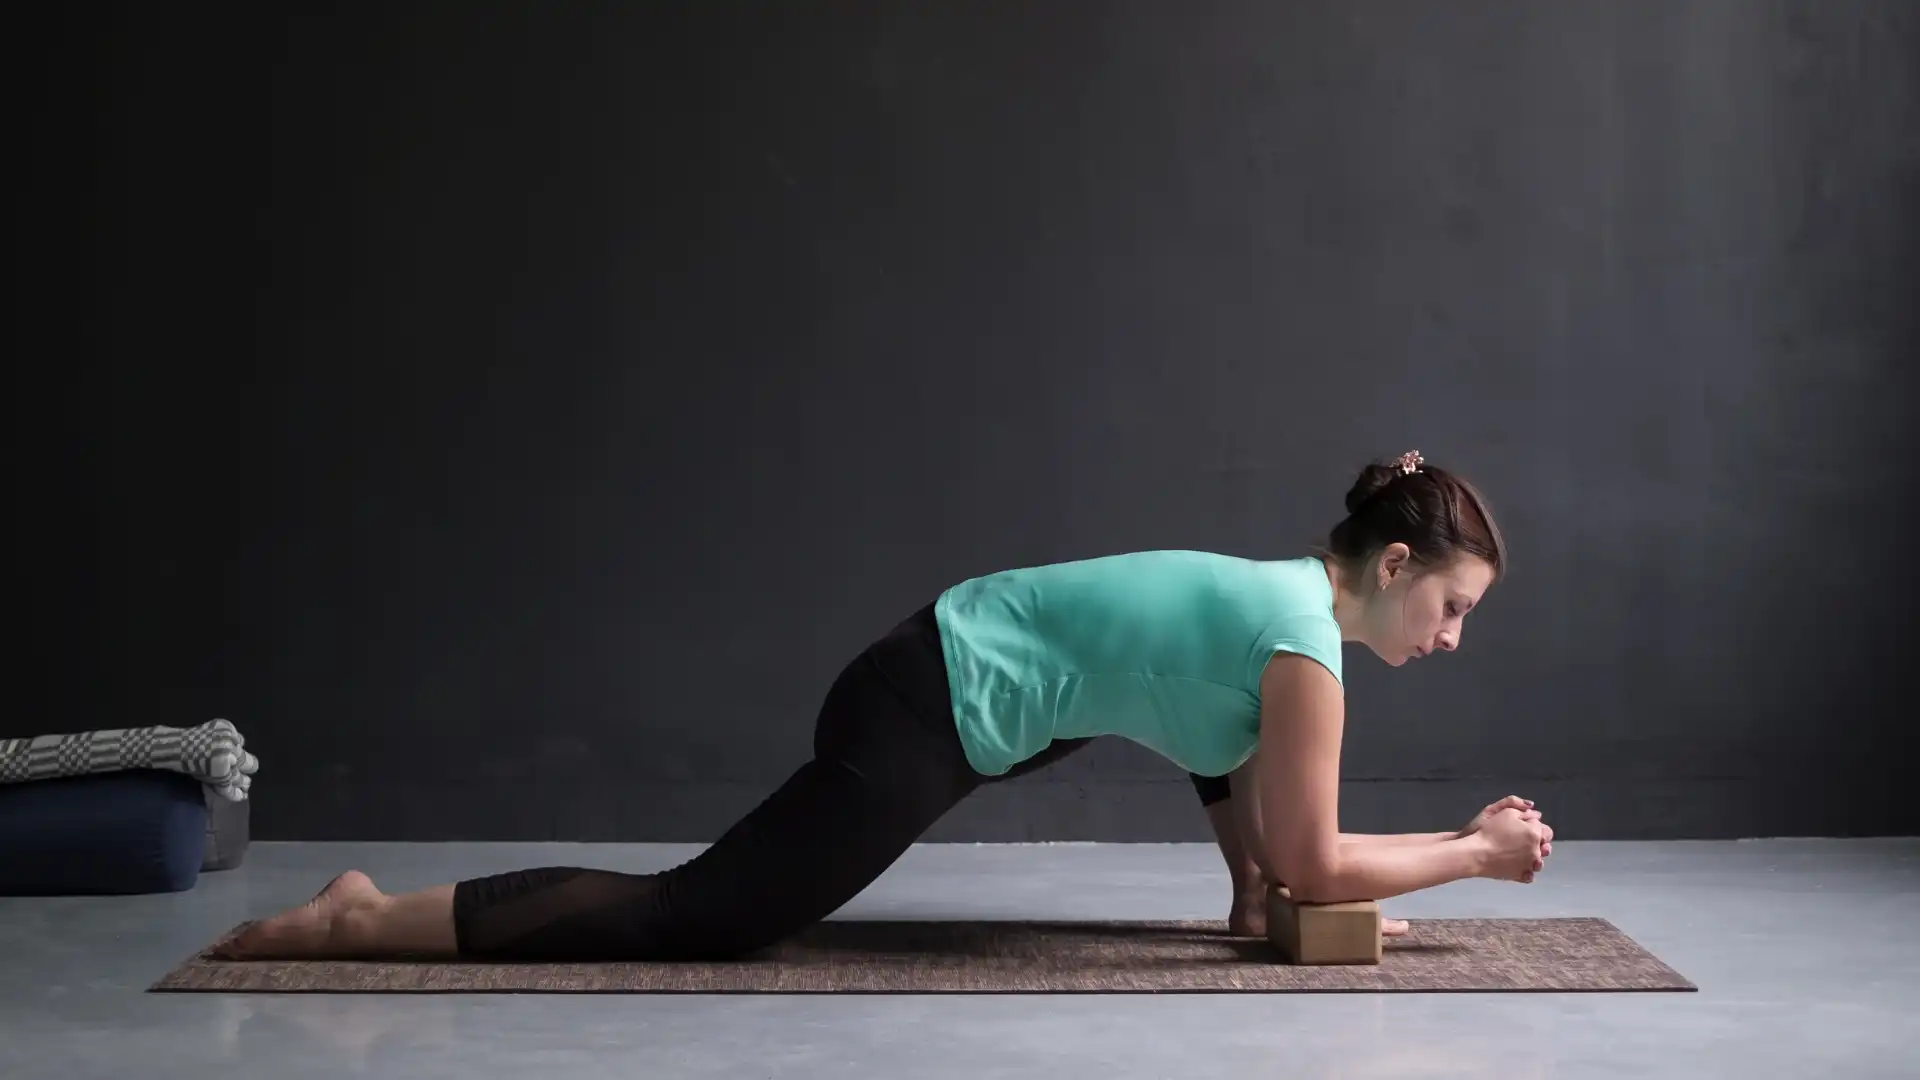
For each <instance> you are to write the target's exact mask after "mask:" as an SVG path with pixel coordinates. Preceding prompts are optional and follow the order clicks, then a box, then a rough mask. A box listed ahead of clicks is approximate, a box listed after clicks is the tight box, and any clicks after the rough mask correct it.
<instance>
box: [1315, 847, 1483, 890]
mask: <svg viewBox="0 0 1920 1080" xmlns="http://www.w3.org/2000/svg"><path fill="white" fill-rule="evenodd" d="M1485 866H1486V858H1485V843H1484V841H1482V840H1481V838H1480V837H1479V836H1468V837H1463V838H1461V839H1451V840H1441V841H1437V842H1434V843H1426V844H1374V843H1366V842H1360V843H1345V842H1343V843H1341V845H1340V847H1339V855H1338V857H1337V858H1336V859H1335V860H1334V864H1333V866H1331V867H1329V868H1328V869H1327V871H1326V872H1324V873H1323V874H1321V875H1319V880H1317V881H1308V882H1301V883H1300V884H1299V885H1295V884H1293V883H1291V882H1289V883H1288V886H1287V887H1288V889H1289V890H1290V891H1291V892H1292V893H1293V897H1294V899H1296V900H1301V901H1305V902H1308V903H1316V904H1329V903H1339V902H1342V901H1347V900H1385V899H1387V898H1388V897H1392V896H1400V895H1402V894H1404V893H1410V892H1417V891H1419V890H1421V889H1430V888H1432V887H1434V886H1435V885H1445V884H1447V883H1448V882H1450V881H1459V880H1462V879H1464V878H1471V877H1478V876H1479V875H1480V874H1481V873H1482V872H1483V871H1484V869H1485Z"/></svg>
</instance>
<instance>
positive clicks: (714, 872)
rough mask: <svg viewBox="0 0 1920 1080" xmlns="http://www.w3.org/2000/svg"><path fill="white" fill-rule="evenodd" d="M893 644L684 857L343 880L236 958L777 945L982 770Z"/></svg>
mask: <svg viewBox="0 0 1920 1080" xmlns="http://www.w3.org/2000/svg"><path fill="white" fill-rule="evenodd" d="M882 644H883V645H886V646H888V648H885V649H882V648H881V647H880V646H876V650H878V651H876V650H869V652H868V653H866V654H863V655H862V657H861V658H860V659H858V660H856V661H855V662H854V663H853V664H851V665H849V666H848V668H847V669H846V671H844V672H842V674H841V676H840V678H839V679H838V680H836V681H835V683H834V686H833V688H832V690H831V691H829V693H828V695H827V700H826V702H825V703H824V704H823V706H822V708H821V714H820V721H819V724H818V726H817V727H816V731H815V739H814V757H813V759H812V760H810V761H808V762H807V763H806V764H805V765H803V766H801V768H800V769H799V770H798V771H797V772H795V773H794V774H793V776H792V777H791V778H790V779H788V780H787V782H786V783H785V784H783V785H781V787H780V788H779V789H778V790H776V791H775V792H774V793H773V794H772V795H770V796H768V798H767V799H766V800H765V801H764V802H762V803H761V804H760V805H759V806H758V807H756V808H755V809H754V810H753V811H752V812H751V813H749V814H748V815H747V816H746V817H745V818H743V819H741V821H740V822H739V823H737V824H736V825H734V826H733V827H732V828H731V829H729V830H727V832H726V834H725V835H724V836H722V837H721V838H720V839H719V840H717V841H715V842H714V843H713V845H711V846H710V847H709V848H707V849H706V850H705V851H703V852H701V853H700V854H699V855H697V856H695V857H694V858H693V859H690V860H688V861H687V862H686V863H683V864H681V865H680V866H678V867H675V868H673V869H671V870H667V871H665V872H662V873H658V874H624V873H617V872H614V871H609V870H594V869H586V868H580V867H546V868H540V869H533V870H521V871H515V872H511V873H505V874H497V875H493V876H491V877H485V878H477V879H471V880H468V881H462V882H460V883H458V884H457V885H441V886H437V887H435V888H432V889H426V890H422V891H420V892H416V893H409V894H407V895H404V896H394V897H387V896H383V895H381V894H380V893H379V892H378V891H377V890H375V889H373V887H372V884H371V883H370V882H366V879H365V878H364V877H363V876H361V875H355V874H348V875H342V877H341V878H339V879H336V881H335V883H334V884H333V885H331V886H329V889H328V891H327V892H323V893H322V894H321V896H319V897H316V898H315V900H314V902H313V903H310V904H308V905H307V906H306V907H303V908H297V909H295V910H294V911H291V912H287V913H285V914H283V915H281V916H278V917H276V918H274V919H269V920H267V921H266V922H265V923H261V924H258V925H257V926H255V927H253V928H251V929H250V930H248V931H247V932H245V933H243V934H241V935H240V936H239V937H238V938H236V939H235V941H234V942H233V943H232V945H231V946H230V948H229V949H228V950H227V952H228V954H229V955H232V956H236V957H270V956H328V957H335V956H397V955H413V954H425V955H438V956H449V955H459V956H467V957H488V958H503V959H506V958H510V959H515V960H561V961H591V960H620V959H685V958H695V957H713V958H723V957H729V956H737V955H740V954H742V953H745V952H749V951H751V950H753V949H755V948H759V947H761V946H764V945H767V944H771V943H773V942H775V941H778V940H780V939H781V938H784V937H786V936H788V935H790V934H792V933H793V932H795V931H797V930H799V929H801V928H803V927H805V926H807V925H808V924H810V923H813V922H816V921H818V920H819V919H822V918H824V917H826V916H827V915H829V914H831V913H832V912H833V911H834V910H836V909H837V908H839V907H840V906H842V905H843V904H845V903H846V902H847V901H848V900H850V899H852V898H853V897H854V896H856V895H857V894H858V893H859V892H860V891H861V890H863V889H865V888H866V887H867V886H868V885H869V884H871V883H872V882H873V880H874V879H875V878H877V877H879V876H880V874H881V873H883V872H884V871H885V870H886V869H887V868H888V867H889V866H891V865H892V864H893V863H894V862H895V861H896V860H897V859H898V858H899V857H900V855H901V854H903V853H904V852H905V851H906V850H907V848H908V847H909V846H911V845H912V843H913V842H914V840H916V839H917V838H918V837H919V836H920V835H921V834H922V833H923V832H925V830H926V829H927V828H928V827H929V826H931V825H932V824H933V823H934V822H935V821H936V820H938V819H939V817H940V816H941V815H943V814H944V813H946V811H947V810H948V809H950V808H951V807H952V806H953V805H954V804H955V803H956V802H958V801H959V800H960V799H962V798H964V797H965V796H966V794H967V793H968V792H970V791H972V790H973V788H974V787H975V786H977V784H978V783H979V781H980V779H981V778H980V777H978V776H977V775H976V774H974V773H973V772H972V770H971V769H969V768H967V766H966V762H965V758H964V755H963V753H962V751H961V749H960V746H959V742H958V738H957V736H956V735H955V733H954V730H953V724H952V720H951V718H950V716H949V717H940V716H933V715H930V714H929V710H928V707H927V706H926V705H925V704H924V703H923V702H921V701H919V700H916V696H915V695H914V693H913V691H912V685H914V684H912V683H910V682H908V681H907V679H906V676H907V675H909V674H911V673H912V670H913V668H912V664H913V663H914V662H915V661H916V660H917V659H924V658H921V657H918V656H917V654H915V653H914V652H913V651H912V647H913V642H912V641H911V640H905V639H900V638H898V637H894V636H890V638H889V639H888V640H887V641H886V642H883V643H882ZM935 656H936V659H937V654H935ZM922 681H924V680H922ZM903 686H906V687H907V689H905V690H903V689H902V687H903ZM937 689H938V691H939V694H940V695H941V696H942V697H944V694H945V687H944V684H942V685H940V686H939V687H938V688H937ZM343 883H346V885H345V886H343ZM363 883H364V885H363Z"/></svg>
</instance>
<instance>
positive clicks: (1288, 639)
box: [1247, 615, 1346, 687]
mask: <svg viewBox="0 0 1920 1080" xmlns="http://www.w3.org/2000/svg"><path fill="white" fill-rule="evenodd" d="M1283 652H1284V653H1294V654H1296V655H1299V656H1304V657H1306V658H1307V659H1309V660H1313V661H1315V662H1317V663H1319V664H1320V666H1322V667H1324V668H1326V669H1327V671H1328V672H1330V673H1331V674H1332V675H1333V681H1334V682H1337V683H1340V684H1341V685H1342V686H1344V685H1346V677H1345V672H1344V671H1343V669H1342V665H1341V653H1340V626H1339V624H1338V623H1336V622H1334V621H1333V620H1332V619H1331V618H1328V617H1326V616H1316V615H1297V616H1293V617H1291V618H1286V619H1280V620H1278V621H1276V622H1274V623H1273V624H1272V625H1270V626H1268V627H1267V628H1266V629H1265V630H1263V631H1262V632H1261V634H1260V638H1259V641H1258V642H1257V643H1256V644H1255V646H1254V650H1253V655H1252V656H1251V657H1250V658H1249V667H1248V672H1247V678H1248V682H1249V684H1250V685H1253V686H1256V687H1257V686H1259V685H1260V675H1261V672H1262V671H1264V670H1265V669H1266V666H1267V662H1268V661H1269V660H1271V659H1273V656H1274V654H1276V653H1283Z"/></svg>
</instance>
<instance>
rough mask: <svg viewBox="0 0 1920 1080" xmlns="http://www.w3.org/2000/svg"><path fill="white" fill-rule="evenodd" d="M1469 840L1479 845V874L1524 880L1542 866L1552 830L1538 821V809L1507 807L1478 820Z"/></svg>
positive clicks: (1551, 841) (1551, 838) (1549, 846)
mask: <svg viewBox="0 0 1920 1080" xmlns="http://www.w3.org/2000/svg"><path fill="white" fill-rule="evenodd" d="M1473 839H1476V840H1478V841H1479V843H1480V845H1481V852H1482V855H1481V857H1482V860H1483V865H1482V866H1481V869H1480V874H1479V876H1480V877H1487V878H1496V879H1498V880H1501V881H1518V882H1522V883H1525V882H1530V881H1532V880H1533V875H1534V874H1535V872H1537V871H1539V870H1541V869H1543V868H1545V866H1546V859H1547V855H1548V853H1549V852H1550V851H1551V850H1552V844H1553V830H1552V829H1551V828H1548V827H1547V823H1546V822H1544V821H1542V820H1540V811H1538V810H1517V809H1514V808H1513V807H1511V806H1509V807H1504V808H1502V809H1501V810H1499V811H1498V812H1497V813H1494V814H1493V815H1491V816H1490V817H1488V818H1486V820H1485V821H1483V822H1481V824H1480V825H1479V827H1478V828H1476V829H1475V830H1474V832H1473Z"/></svg>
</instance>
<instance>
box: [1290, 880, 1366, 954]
mask: <svg viewBox="0 0 1920 1080" xmlns="http://www.w3.org/2000/svg"><path fill="white" fill-rule="evenodd" d="M1267 940H1268V941H1271V942H1272V943H1273V944H1274V945H1276V946H1278V947H1279V949H1280V953H1281V955H1282V956H1284V957H1285V958H1286V959H1287V961H1288V962H1289V963H1294V964H1378V963H1379V962H1380V956H1381V952H1382V946H1381V942H1380V905H1379V904H1378V903H1375V902H1374V901H1372V900H1358V901H1352V902H1349V903H1343V904H1301V903H1296V902H1295V901H1294V899H1293V897H1292V895H1291V894H1289V893H1288V892H1287V890H1286V889H1285V888H1284V887H1281V888H1275V889H1272V890H1269V891H1268V893H1267Z"/></svg>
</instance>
